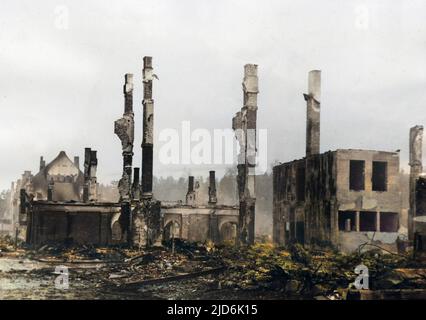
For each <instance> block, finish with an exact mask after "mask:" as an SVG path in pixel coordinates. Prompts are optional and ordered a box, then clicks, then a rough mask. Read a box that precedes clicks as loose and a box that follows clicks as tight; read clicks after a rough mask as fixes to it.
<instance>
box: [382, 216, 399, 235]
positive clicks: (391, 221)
mask: <svg viewBox="0 0 426 320" xmlns="http://www.w3.org/2000/svg"><path fill="white" fill-rule="evenodd" d="M398 229H399V217H398V213H396V212H380V232H398Z"/></svg>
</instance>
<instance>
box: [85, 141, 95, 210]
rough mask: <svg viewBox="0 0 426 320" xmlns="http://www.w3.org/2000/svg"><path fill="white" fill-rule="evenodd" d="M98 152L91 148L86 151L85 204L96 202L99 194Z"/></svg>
mask: <svg viewBox="0 0 426 320" xmlns="http://www.w3.org/2000/svg"><path fill="white" fill-rule="evenodd" d="M96 153H97V152H96V151H95V150H92V149H90V148H85V149H84V185H83V202H89V201H96V200H97V194H98V183H97V179H96V170H97V166H98V158H97V155H96Z"/></svg>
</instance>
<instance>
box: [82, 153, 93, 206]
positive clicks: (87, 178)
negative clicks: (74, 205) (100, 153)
mask: <svg viewBox="0 0 426 320" xmlns="http://www.w3.org/2000/svg"><path fill="white" fill-rule="evenodd" d="M90 151H91V150H90V148H84V172H83V174H84V184H83V202H89V184H90V173H89V172H90Z"/></svg>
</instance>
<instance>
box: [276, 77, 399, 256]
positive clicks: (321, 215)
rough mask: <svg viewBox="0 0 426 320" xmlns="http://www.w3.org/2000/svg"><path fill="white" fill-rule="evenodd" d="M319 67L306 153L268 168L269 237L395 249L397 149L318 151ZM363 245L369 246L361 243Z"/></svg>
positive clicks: (310, 107)
mask: <svg viewBox="0 0 426 320" xmlns="http://www.w3.org/2000/svg"><path fill="white" fill-rule="evenodd" d="M320 75H321V73H320V71H316V70H315V71H311V72H310V73H309V92H308V94H305V95H304V96H305V100H306V101H307V130H306V156H305V157H304V158H302V159H300V160H295V161H291V162H287V163H283V164H279V165H277V166H275V167H274V168H273V193H274V194H273V238H274V242H275V243H277V244H279V245H287V244H290V243H295V242H298V243H302V244H304V245H306V246H333V247H336V248H338V249H340V250H341V251H343V252H351V251H354V250H356V249H358V247H359V246H360V245H361V244H365V243H369V244H373V245H378V246H380V247H383V248H385V249H387V250H396V240H397V238H398V235H399V234H398V230H399V226H400V220H399V219H400V213H401V192H400V182H399V181H400V180H399V153H398V152H386V151H376V150H355V149H338V150H335V151H328V152H325V153H320V151H319V150H320V143H319V142H320V101H321V100H320V86H321V82H320ZM366 249H370V248H368V247H366Z"/></svg>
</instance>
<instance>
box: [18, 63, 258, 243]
mask: <svg viewBox="0 0 426 320" xmlns="http://www.w3.org/2000/svg"><path fill="white" fill-rule="evenodd" d="M244 71H245V73H244V81H243V93H244V106H243V108H242V109H241V111H240V112H239V113H238V114H237V117H236V118H234V121H233V127H234V130H235V131H236V137H237V139H238V141H239V143H240V146H241V150H240V156H239V159H240V160H241V161H240V162H239V165H238V188H239V195H240V206H237V205H236V206H229V205H222V204H218V203H217V191H216V177H215V171H210V172H209V191H208V199H209V200H208V202H207V203H203V202H202V201H201V200H200V199H201V197H200V195H199V190H198V188H197V183H196V182H195V181H194V177H190V178H189V185H188V192H187V196H186V201H185V203H183V202H181V201H180V202H167V201H159V200H157V199H155V197H154V194H153V192H152V190H153V189H152V183H153V148H154V141H153V136H154V99H153V79H155V78H156V76H155V74H154V73H153V65H152V58H151V57H144V58H143V70H142V75H143V101H142V105H143V119H142V121H143V123H142V125H143V132H142V137H143V139H142V146H141V147H142V150H141V151H142V172H140V170H139V167H134V166H133V165H134V164H133V155H134V152H135V150H136V149H135V148H134V138H135V132H134V127H135V119H134V111H133V89H134V83H133V75H132V74H126V75H125V83H124V87H123V93H124V113H123V116H122V117H121V118H120V119H118V120H117V121H115V123H114V132H115V134H116V135H117V136H118V138H119V139H120V141H121V149H122V159H123V162H122V176H121V179H120V181H119V184H118V190H119V195H120V199H119V201H118V202H116V203H113V202H108V203H105V202H100V201H99V200H98V191H97V189H98V184H97V179H96V169H97V164H98V159H97V154H96V151H94V150H91V149H89V148H86V149H85V159H84V170H83V172H81V171H80V169H79V165H78V158H76V159H75V161H74V163H72V162H71V160H69V159H68V157H67V156H66V154H65V153H64V152H61V153H60V154H59V156H58V157H57V158H56V159H55V160H54V161H52V163H50V164H49V165H47V166H45V164H44V160H43V159H42V160H41V164H40V166H41V170H40V173H39V174H37V175H36V176H34V178H32V179H31V180H32V181H33V182H34V183H36V184H35V185H33V186H32V187H29V188H20V212H21V214H22V219H21V222H22V224H23V225H25V226H26V241H27V242H28V243H29V244H31V245H34V246H40V245H42V244H44V243H48V242H55V243H57V242H65V243H70V244H71V243H77V244H95V245H109V244H127V245H130V246H152V245H158V244H160V243H161V241H162V240H167V239H170V238H182V239H187V240H190V241H200V242H204V241H207V240H210V241H214V242H222V241H236V240H237V239H238V240H239V241H240V242H241V243H253V241H254V214H255V194H254V175H255V172H254V167H255V155H256V135H255V129H256V112H257V98H256V97H257V93H258V89H257V66H256V65H246V66H245V68H244Z"/></svg>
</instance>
